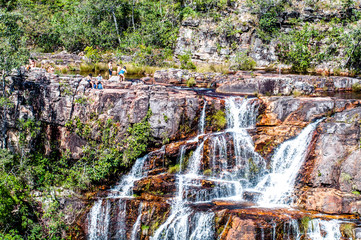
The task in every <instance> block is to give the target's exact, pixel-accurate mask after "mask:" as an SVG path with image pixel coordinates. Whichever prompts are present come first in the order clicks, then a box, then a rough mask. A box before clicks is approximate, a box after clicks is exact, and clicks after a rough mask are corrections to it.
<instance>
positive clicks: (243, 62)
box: [232, 52, 257, 70]
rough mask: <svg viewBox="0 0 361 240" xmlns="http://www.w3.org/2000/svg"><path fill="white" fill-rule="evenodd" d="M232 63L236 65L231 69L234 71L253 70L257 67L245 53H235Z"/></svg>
mask: <svg viewBox="0 0 361 240" xmlns="http://www.w3.org/2000/svg"><path fill="white" fill-rule="evenodd" d="M234 61H235V63H236V65H235V66H233V67H232V68H233V69H235V70H253V69H254V68H255V67H256V65H257V63H256V62H255V61H254V59H253V58H251V57H250V56H248V53H247V52H239V53H237V54H236V58H235V59H234Z"/></svg>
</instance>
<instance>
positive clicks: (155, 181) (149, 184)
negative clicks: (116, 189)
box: [133, 173, 177, 196]
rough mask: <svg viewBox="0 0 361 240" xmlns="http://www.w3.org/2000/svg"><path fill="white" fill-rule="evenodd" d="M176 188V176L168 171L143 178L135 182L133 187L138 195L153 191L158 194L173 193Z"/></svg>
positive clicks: (152, 192)
mask: <svg viewBox="0 0 361 240" xmlns="http://www.w3.org/2000/svg"><path fill="white" fill-rule="evenodd" d="M176 190H177V189H176V186H175V176H174V175H172V174H168V173H164V174H160V175H154V176H149V177H145V178H142V179H140V180H139V181H137V182H135V183H134V188H133V191H134V193H135V194H137V195H141V194H143V193H151V194H153V195H157V196H163V195H169V194H170V195H172V194H174V192H175V191H176Z"/></svg>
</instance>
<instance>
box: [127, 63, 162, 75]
mask: <svg viewBox="0 0 361 240" xmlns="http://www.w3.org/2000/svg"><path fill="white" fill-rule="evenodd" d="M125 66H126V67H127V74H129V75H138V76H141V75H145V74H149V75H153V74H154V73H155V71H157V70H161V69H162V68H160V67H153V66H137V65H134V64H125Z"/></svg>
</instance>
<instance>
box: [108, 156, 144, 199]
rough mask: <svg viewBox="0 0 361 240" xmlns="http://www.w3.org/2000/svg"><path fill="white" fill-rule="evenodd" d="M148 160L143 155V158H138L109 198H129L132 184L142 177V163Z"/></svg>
mask: <svg viewBox="0 0 361 240" xmlns="http://www.w3.org/2000/svg"><path fill="white" fill-rule="evenodd" d="M147 159H148V155H145V156H144V157H141V158H138V159H137V160H136V161H135V163H134V165H133V167H132V169H131V170H130V172H129V173H128V174H127V175H125V176H124V177H123V178H122V179H121V180H120V183H119V184H117V185H116V186H115V187H114V188H113V189H112V192H113V193H112V194H111V196H109V197H115V196H117V197H131V196H132V195H133V191H132V188H133V186H134V183H135V182H136V181H137V180H139V179H141V178H142V177H144V176H145V175H144V171H143V167H144V163H145V161H146V160H147Z"/></svg>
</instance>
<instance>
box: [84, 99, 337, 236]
mask: <svg viewBox="0 0 361 240" xmlns="http://www.w3.org/2000/svg"><path fill="white" fill-rule="evenodd" d="M206 107H207V103H206V101H205V102H204V105H203V108H202V112H201V117H200V123H199V130H198V133H199V135H198V136H197V137H196V138H194V139H192V140H190V141H188V143H190V142H197V143H198V145H197V147H196V149H195V150H194V152H193V154H192V155H191V156H189V159H185V158H186V155H187V152H186V148H185V146H186V145H184V146H181V147H180V148H179V149H180V150H179V157H178V163H179V165H180V171H178V173H177V174H176V176H175V178H176V183H175V184H176V193H175V195H174V196H175V197H174V198H172V199H171V200H170V205H171V210H170V213H169V216H168V217H167V218H166V219H165V220H164V222H163V223H162V224H161V225H160V226H159V227H158V228H157V229H156V230H155V231H154V234H153V236H151V239H152V240H167V239H169V240H177V239H179V240H184V239H194V240H198V239H199V240H213V239H215V237H216V232H217V230H216V229H215V213H214V212H213V211H211V210H207V209H203V210H196V209H197V208H194V207H191V206H190V205H193V206H194V205H197V204H204V203H210V202H213V201H215V200H217V201H220V200H221V201H235V202H244V201H245V199H244V198H243V194H244V191H253V192H256V193H257V194H259V196H260V197H259V198H258V201H257V202H256V204H257V205H258V207H261V208H262V207H263V208H264V207H270V206H273V207H275V206H278V207H279V206H282V207H285V206H289V205H290V204H291V203H292V193H293V187H294V182H295V179H296V177H297V174H298V172H299V170H300V168H301V167H302V164H303V163H304V160H305V157H306V155H307V151H308V147H309V144H310V142H311V140H312V136H313V133H314V130H315V129H316V127H317V124H318V123H319V122H320V121H321V120H318V121H316V122H314V123H311V124H310V125H309V126H307V127H306V128H304V129H303V130H302V132H301V133H300V134H299V135H298V136H297V137H295V138H293V139H290V140H288V141H285V142H284V143H282V144H281V145H280V146H279V147H278V148H277V150H276V151H275V152H274V154H273V156H272V158H271V167H270V169H267V164H266V160H265V159H263V158H262V157H261V156H260V155H259V154H258V153H257V152H255V150H254V149H255V147H254V143H253V140H252V137H251V135H250V134H249V130H251V129H254V128H255V124H256V118H257V116H258V102H257V100H255V99H243V98H233V97H231V98H227V99H226V117H227V126H228V127H227V129H226V130H224V131H220V132H215V133H208V134H206V133H205V119H206ZM188 143H186V144H188ZM206 147H207V148H206ZM205 149H209V151H207V152H206V150H205ZM160 151H161V150H160ZM205 154H207V159H208V161H209V162H208V163H207V162H205ZM147 160H148V155H146V156H144V157H143V158H139V159H138V160H137V161H136V162H135V164H134V166H133V168H132V170H131V171H130V173H129V174H128V175H126V176H124V177H123V179H122V180H121V181H120V182H119V184H118V185H117V186H115V187H114V188H113V189H111V191H110V193H109V195H108V197H107V198H105V199H99V200H98V201H97V202H95V204H94V206H93V208H92V209H91V211H90V212H89V215H88V222H89V223H88V239H91V240H93V239H110V238H109V234H108V228H109V219H110V202H109V201H110V200H111V199H113V200H114V199H115V200H116V201H117V202H118V208H119V213H118V217H117V223H116V224H117V226H118V227H117V233H116V239H126V234H125V233H126V223H125V222H126V220H125V216H124V215H126V212H127V211H126V199H131V198H132V195H133V191H132V188H133V186H134V183H135V182H136V181H138V180H140V179H142V178H144V177H146V176H147V172H146V171H145V170H144V165H145V164H146V162H147ZM186 160H188V164H187V165H185V163H187V161H186ZM203 184H209V186H211V187H203ZM138 211H139V213H138V216H137V218H136V221H135V223H134V225H133V228H132V230H131V235H130V238H131V239H132V240H133V239H139V238H140V235H139V234H140V231H141V218H142V211H143V204H142V203H140V204H139V209H138ZM229 221H230V219H228V221H227V225H228V222H229ZM309 224H312V226H311V227H310V226H309V228H308V230H309V232H307V233H304V234H306V235H307V237H308V238H309V239H315V240H318V239H331V237H328V238H320V237H324V236H333V237H335V238H332V239H337V238H336V237H339V235H338V232H339V226H340V223H339V222H336V221H335V222H334V221H325V220H319V219H314V220H312V221H310V223H309ZM272 226H273V227H271V228H270V229H271V233H270V236H272V237H271V238H273V239H276V224H274V225H272ZM284 228H285V229H284V230H283V232H284V234H286V235H287V237H286V238H284V239H301V236H302V234H301V232H300V226H299V224H298V221H297V220H295V219H292V218H290V220H289V221H288V222H287V223H286V224H285V225H284ZM337 229H338V230H337ZM325 232H326V235H325ZM260 236H261V238H262V239H264V238H265V236H266V233H265V231H264V229H263V228H262V229H261V233H260ZM112 239H113V238H112Z"/></svg>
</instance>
